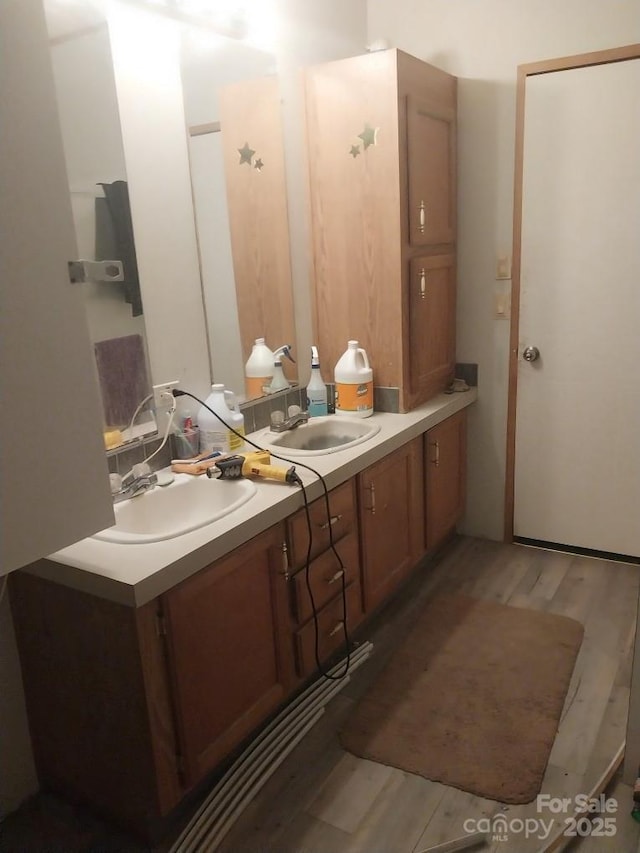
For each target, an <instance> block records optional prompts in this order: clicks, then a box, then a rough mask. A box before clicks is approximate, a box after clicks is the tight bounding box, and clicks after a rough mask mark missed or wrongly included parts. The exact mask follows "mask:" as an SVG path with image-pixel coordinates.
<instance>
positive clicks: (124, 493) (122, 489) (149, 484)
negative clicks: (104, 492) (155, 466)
mask: <svg viewBox="0 0 640 853" xmlns="http://www.w3.org/2000/svg"><path fill="white" fill-rule="evenodd" d="M144 467H145V468H146V469H147V470H143V471H140V470H136V469H139V466H138V465H134V467H133V468H132V469H131V471H129V473H128V474H125V476H124V477H123V478H122V480H121V482H120V485H119V486H118V487H117V488H116V489H115V490H112V492H111V495H112V497H113V502H114V503H119V502H120V501H124V500H126V499H127V498H135V497H136V496H137V495H141V494H143V493H144V492H148V491H149V490H150V489H153V487H154V486H156V485H157V484H158V475H157V474H154V473H153V471H151V470H150V469H149V467H148V466H147V465H145V466H144Z"/></svg>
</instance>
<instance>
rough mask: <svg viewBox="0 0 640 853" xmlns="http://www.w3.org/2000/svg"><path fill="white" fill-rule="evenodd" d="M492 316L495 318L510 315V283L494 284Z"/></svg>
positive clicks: (502, 318)
mask: <svg viewBox="0 0 640 853" xmlns="http://www.w3.org/2000/svg"><path fill="white" fill-rule="evenodd" d="M493 316H494V317H495V319H496V320H508V319H509V318H510V317H511V285H510V284H508V285H505V284H502V283H500V284H496V286H495V289H494V291H493Z"/></svg>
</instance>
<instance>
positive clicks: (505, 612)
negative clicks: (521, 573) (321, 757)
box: [340, 596, 584, 803]
mask: <svg viewBox="0 0 640 853" xmlns="http://www.w3.org/2000/svg"><path fill="white" fill-rule="evenodd" d="M583 633H584V628H583V626H582V625H581V624H580V623H579V622H576V621H575V620H574V619H569V618H567V617H565V616H556V615H554V614H551V613H542V612H539V611H535V610H524V609H522V608H519V607H508V606H506V605H504V604H497V603H494V602H489V601H479V600H476V599H473V598H467V597H465V596H450V597H449V596H447V597H445V596H441V597H438V598H435V599H432V600H431V601H430V602H429V603H428V604H427V606H426V608H425V610H424V611H423V612H422V614H421V615H420V618H419V620H418V622H417V624H416V625H415V626H414V628H413V629H412V630H411V632H410V633H409V635H408V636H407V638H406V640H405V641H404V642H403V644H402V646H401V647H400V648H399V649H398V650H397V651H396V652H395V653H394V654H393V656H392V658H391V660H390V662H389V663H388V664H387V666H386V668H385V669H384V671H383V672H382V674H381V675H380V676H379V677H378V679H377V681H376V682H375V683H374V684H373V685H372V687H370V688H369V690H368V692H367V693H366V694H365V695H364V696H363V698H362V699H361V700H360V702H359V703H358V704H357V706H356V708H355V709H354V711H353V713H352V714H351V716H350V718H349V719H348V721H347V723H346V726H345V727H344V729H343V731H342V732H341V734H340V737H341V740H342V744H343V746H344V747H345V748H346V749H348V750H349V751H350V752H353V753H355V754H356V755H358V756H361V757H362V758H369V759H371V760H373V761H378V762H381V763H383V764H389V765H391V766H393V767H398V768H400V769H401V770H406V771H408V772H410V773H417V774H419V775H420V776H424V777H425V778H427V779H431V780H433V781H437V782H444V783H445V784H446V785H452V786H453V787H455V788H461V789H462V790H464V791H469V792H470V793H472V794H476V795H478V796H481V797H487V798H489V799H493V800H498V801H499V802H504V803H528V802H531V800H533V799H534V797H535V796H536V794H538V793H539V791H540V786H541V784H542V778H543V776H544V772H545V768H546V766H547V761H548V759H549V753H550V752H551V747H552V746H553V741H554V738H555V736H556V731H557V727H558V721H559V719H560V715H561V713H562V707H563V704H564V700H565V696H566V693H567V689H568V687H569V681H570V679H571V674H572V672H573V666H574V663H575V660H576V657H577V655H578V651H579V649H580V644H581V642H582V637H583Z"/></svg>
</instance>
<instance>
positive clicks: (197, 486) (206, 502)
mask: <svg viewBox="0 0 640 853" xmlns="http://www.w3.org/2000/svg"><path fill="white" fill-rule="evenodd" d="M255 493H256V487H255V485H254V484H253V483H252V482H251V481H250V480H224V481H221V480H210V479H209V478H208V477H205V476H204V475H201V476H199V477H192V476H191V475H190V474H176V475H175V479H174V481H173V482H172V483H171V484H170V485H169V486H155V487H154V488H153V489H150V490H149V491H148V492H143V494H141V495H138V496H137V497H135V498H129V499H128V500H124V501H121V502H120V503H117V504H115V506H114V511H115V515H116V523H115V525H114V526H113V527H107V528H106V529H105V530H101V531H100V532H99V533H94V535H93V538H94V539H102V540H104V541H106V542H119V543H120V544H126V545H134V544H137V543H140V544H144V543H147V542H161V541H162V540H164V539H174V538H175V537H177V536H182V535H183V534H184V533H189V532H190V531H191V530H197V528H199V527H204V525H205V524H210V523H211V522H212V521H217V520H218V519H219V518H222V517H223V516H224V515H228V514H229V513H230V512H233V511H234V510H236V509H238V507H240V506H242V504H244V503H246V502H247V501H248V500H250V499H251V498H252V497H253V496H254V495H255Z"/></svg>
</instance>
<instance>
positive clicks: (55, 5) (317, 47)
mask: <svg viewBox="0 0 640 853" xmlns="http://www.w3.org/2000/svg"><path fill="white" fill-rule="evenodd" d="M43 2H44V5H45V10H46V12H47V18H48V22H49V25H50V33H51V47H52V55H53V57H54V68H55V69H56V72H55V73H56V84H57V86H58V89H59V92H60V95H61V101H63V102H65V103H66V105H67V106H66V108H64V109H61V113H62V114H63V124H64V125H65V131H64V133H65V149H68V151H69V160H70V161H71V159H73V161H74V162H73V164H72V163H71V162H70V165H69V179H70V189H71V192H72V200H73V204H74V211H76V217H77V222H78V239H79V243H80V254H81V255H82V256H89V257H90V256H91V254H92V249H93V248H94V247H95V244H96V232H97V228H98V225H97V223H96V221H95V210H96V201H99V199H101V198H102V195H103V194H104V190H103V188H102V187H101V186H100V185H101V184H114V183H120V182H122V181H126V180H128V182H129V186H130V188H131V196H132V203H133V201H134V200H136V203H137V208H136V205H135V204H133V210H132V213H133V230H134V232H135V233H136V242H137V243H138V247H139V249H140V248H141V235H142V238H143V240H144V241H145V245H144V246H143V247H142V249H141V251H139V252H138V262H139V268H140V280H141V284H142V285H143V286H142V293H143V295H144V302H145V312H144V314H139V313H138V314H134V312H133V311H132V306H131V304H130V303H128V302H127V301H126V298H123V293H125V292H126V288H122V287H119V286H118V285H116V284H115V283H110V284H105V285H103V284H92V285H83V286H84V287H86V288H87V289H86V293H87V299H88V312H89V318H90V324H91V327H92V329H93V330H94V336H95V339H96V341H104V340H111V339H118V338H129V337H135V336H139V338H140V339H141V340H142V342H143V345H142V350H143V353H144V355H143V357H141V358H138V362H139V365H140V366H141V368H142V376H143V382H142V386H141V389H140V390H139V391H138V392H137V396H141V394H142V387H144V388H148V385H149V383H151V382H164V381H167V380H169V379H174V378H176V379H178V380H180V381H184V382H185V383H193V384H191V385H189V384H187V385H186V387H192V388H195V389H196V390H200V393H204V389H205V388H206V382H207V380H209V381H210V380H211V379H213V381H217V382H223V383H224V384H225V385H227V386H228V387H230V388H232V389H233V390H235V391H236V392H237V393H238V394H240V395H242V394H243V391H244V362H245V361H246V359H247V357H248V354H249V353H250V351H251V346H252V344H253V342H254V340H255V339H256V338H259V337H262V336H264V337H266V338H267V341H266V343H267V345H268V346H269V347H270V348H272V349H273V348H276V347H278V346H280V345H281V344H285V343H287V344H293V345H294V356H295V357H296V359H297V361H298V363H299V366H300V370H299V372H300V379H301V380H302V381H303V382H304V380H305V379H306V378H307V376H308V371H307V369H306V368H307V366H308V358H307V356H308V345H309V344H310V343H312V340H311V311H310V296H309V288H308V277H309V263H308V255H307V245H308V234H307V233H306V228H307V224H306V196H305V189H304V182H305V165H304V154H303V149H304V131H303V127H302V125H303V121H302V111H303V110H302V103H301V99H302V95H301V87H300V79H299V71H300V67H301V66H303V65H304V64H312V63H314V62H320V61H327V60H331V59H336V58H341V57H343V56H349V55H352V54H354V53H359V52H362V50H363V47H364V43H365V42H364V38H365V34H366V0H355V2H353V3H352V4H350V5H349V7H348V8H345V6H344V4H343V3H339V2H338V0H327V2H326V3H323V4H320V5H319V4H317V3H316V2H311V0H273V2H267V0H260V2H257V0H256V1H255V2H253V3H249V2H248V0H247V2H243V3H238V4H236V5H237V6H238V7H243V8H244V16H243V17H242V19H238V18H237V19H236V23H238V21H240V26H239V27H235V32H233V33H231V34H228V35H227V36H221V35H220V34H219V33H215V32H213V31H212V29H211V28H210V27H207V26H205V27H202V26H200V25H193V23H188V24H187V23H186V22H185V16H184V14H183V13H181V12H180V11H179V9H180V8H184V9H186V8H187V5H188V4H187V2H186V0H149V2H146V0H128V2H127V3H117V2H115V0H110V2H100V0H43ZM196 5H197V6H198V7H199V8H202V7H204V6H205V4H204V3H203V2H198V3H197V4H196ZM209 5H210V6H212V7H213V6H215V5H216V4H215V3H213V2H211V3H210V4H209ZM218 5H220V4H218ZM226 5H227V7H228V6H229V5H230V4H229V3H227V4H226ZM117 6H120V7H127V8H129V9H132V8H133V7H136V10H140V9H143V8H144V10H145V11H144V13H143V14H144V15H145V16H147V18H149V19H151V17H154V18H155V17H157V18H159V17H160V16H159V11H158V10H162V11H163V13H164V12H166V11H169V12H171V10H173V12H171V18H172V19H171V26H172V27H174V32H173V35H172V39H173V41H176V40H177V41H178V42H179V45H180V47H179V59H178V62H179V66H180V69H179V74H180V75H181V82H182V91H181V93H179V98H178V100H179V101H180V104H179V111H180V115H179V122H178V123H179V133H178V136H180V137H181V141H180V142H179V145H183V147H184V149H185V151H186V152H187V154H186V155H185V158H186V160H187V161H188V166H187V168H186V170H185V171H184V172H183V171H180V168H176V167H175V165H174V164H175V163H176V158H175V157H174V156H173V154H174V153H175V150H176V148H175V134H174V135H173V137H172V139H173V144H174V148H173V150H172V152H171V153H170V154H164V155H163V156H164V171H162V170H159V169H157V168H156V164H155V161H154V166H153V169H155V171H153V169H151V168H149V169H148V170H147V173H146V174H145V175H144V176H143V177H142V178H141V176H140V174H139V167H140V163H141V159H142V160H143V161H144V158H145V151H148V152H149V157H150V158H153V157H155V156H156V154H157V150H158V149H160V148H162V147H163V146H165V145H166V137H167V136H168V135H169V134H166V133H164V132H163V130H164V128H165V127H166V122H165V117H166V115H167V114H168V112H167V102H168V101H169V100H171V99H173V101H172V106H171V111H172V116H171V121H173V127H172V130H175V118H176V108H175V107H176V103H177V100H176V97H175V92H174V91H173V90H172V91H171V92H170V93H169V94H168V95H167V97H166V98H165V93H164V92H163V91H162V81H160V83H158V84H156V81H155V80H154V81H153V86H152V87H151V86H149V85H148V80H145V81H144V83H143V84H142V85H140V86H138V85H137V83H138V81H137V79H136V75H137V74H139V75H140V78H143V77H145V75H146V74H147V69H146V67H145V62H146V56H143V54H144V53H145V51H147V50H148V48H149V46H150V44H151V43H152V41H153V39H152V38H150V37H147V36H146V35H145V37H144V38H140V37H138V36H139V34H138V36H136V35H134V34H132V31H131V28H130V27H128V26H121V27H120V31H119V32H117V30H116V29H114V25H113V21H114V18H113V15H112V9H113V7H117ZM153 10H155V11H153ZM176 10H178V11H177V12H176ZM107 16H108V18H109V26H107V24H106V18H107ZM163 18H164V20H165V21H166V20H170V19H168V18H167V17H166V15H164V14H163ZM121 20H124V19H121ZM248 21H249V22H253V23H254V24H255V22H256V21H258V23H259V24H260V25H263V24H266V29H267V30H268V29H269V27H271V29H272V30H274V29H276V30H278V37H277V38H276V39H274V38H271V40H269V39H266V40H265V39H263V42H262V43H261V44H259V45H257V43H252V42H251V40H250V39H247V38H246V34H247V33H246V30H247V22H248ZM143 26H144V24H143ZM148 29H149V30H150V29H151V28H148ZM125 31H126V33H127V34H128V38H129V40H128V43H127V44H126V46H124V47H123V45H124V44H125V41H126V39H125V38H124V34H125ZM241 31H242V32H241ZM144 32H145V33H146V31H144ZM176 34H178V35H177V36H176ZM116 36H118V37H117V38H116ZM238 36H242V38H239V37H238ZM110 48H111V50H110ZM163 49H164V48H163ZM111 53H113V58H114V61H115V66H116V71H115V74H114V71H113V66H112V57H111ZM157 53H158V54H159V59H158V62H157V67H158V68H160V69H164V68H165V67H168V65H170V64H171V63H172V62H175V55H174V54H172V56H171V57H170V58H165V55H164V54H162V55H160V48H158V51H157ZM124 54H126V55H127V56H128V57H133V59H132V61H130V62H126V63H125V65H127V68H126V75H128V76H127V80H126V83H125V85H126V86H127V87H128V90H124V89H123V83H122V80H123V73H122V65H123V62H122V60H123V55H124ZM132 75H133V76H132ZM114 76H115V78H116V80H115V84H116V85H114ZM147 76H148V75H147ZM252 81H268V86H269V88H268V89H266V90H262V91H261V92H258V93H257V94H256V92H255V91H254V92H253V93H251V86H250V84H251V83H252ZM245 84H246V85H245ZM145 86H146V88H145ZM92 87H97V88H96V89H95V92H94V94H92ZM234 87H241V89H237V88H236V89H234ZM247 87H248V88H247ZM131 89H138V90H139V91H137V92H136V95H137V97H138V101H137V102H136V103H135V104H134V102H135V98H133V97H127V98H126V100H127V104H126V106H125V107H123V100H122V95H123V91H127V93H128V92H130V91H131ZM116 91H117V93H118V94H117V95H116ZM98 93H99V94H98ZM247 93H249V94H247ZM150 94H151V97H150ZM252 98H253V100H252ZM225 103H226V106H225ZM132 104H134V105H133V106H132ZM138 107H139V108H138ZM225 110H226V113H225ZM163 111H164V112H163ZM65 113H66V118H65ZM161 113H162V115H161ZM223 113H225V114H224V115H223ZM118 114H119V115H118ZM258 120H260V121H262V123H263V128H262V129H264V127H269V126H270V127H272V129H274V132H275V137H277V139H276V143H275V144H276V148H275V149H270V150H269V151H268V154H267V155H265V152H267V149H268V142H267V139H266V137H264V138H262V139H259V140H258V139H256V140H255V141H254V134H255V133H257V131H256V130H254V125H252V122H255V121H258ZM119 121H121V122H122V130H123V136H124V139H125V150H126V152H127V160H126V163H127V171H128V175H126V174H125V169H124V159H123V157H122V146H121V144H119V130H120V128H119ZM234 123H235V124H234ZM150 126H153V135H151V132H150V131H149V127H150ZM225 128H226V129H227V132H226V133H225ZM229 128H234V129H233V130H232V131H231V130H229ZM183 134H184V138H182V137H183ZM138 136H140V137H145V141H144V143H142V142H140V143H136V144H137V150H136V151H135V156H134V157H133V158H131V156H130V155H131V140H132V139H137V137H138ZM107 149H109V150H107ZM284 149H286V152H287V156H286V161H285V158H284V153H283V152H284ZM274 150H276V153H275V154H274V153H273V152H274ZM87 152H89V153H90V154H91V157H89V156H88V154H87ZM98 152H100V157H99V158H97V156H96V155H97V154H98ZM247 152H250V153H247ZM89 163H91V168H90V169H87V168H85V167H86V166H87V164H89ZM169 164H170V165H169ZM276 167H277V168H276ZM178 172H179V174H178ZM285 172H286V178H285ZM158 174H163V175H166V176H167V184H169V183H171V187H170V188H169V187H167V188H164V190H165V191H163V193H162V198H163V203H162V204H161V205H160V204H157V203H156V204H155V206H154V204H153V202H152V201H149V200H148V199H149V197H150V195H154V196H155V195H158V193H156V192H155V190H157V175H158ZM230 174H231V175H232V177H231V178H230V177H229V176H230ZM292 176H293V179H292ZM276 179H277V182H278V190H277V193H278V198H279V204H280V205H281V207H280V211H281V213H282V211H283V215H280V214H279V215H278V216H277V217H275V216H270V211H271V210H272V209H273V201H274V198H275V195H276V190H275V189H274V187H275V184H274V183H273V181H274V180H276ZM152 181H155V183H156V186H153V185H152ZM269 181H272V183H269ZM242 182H244V184H243V183H242ZM190 183H191V184H192V187H189V186H188V185H189V184H190ZM178 184H179V188H178V191H177V194H178V195H181V196H182V198H181V200H179V204H178V205H177V207H179V208H180V213H179V215H178V214H176V213H175V210H176V209H177V207H176V205H174V204H173V198H174V197H175V194H176V187H177V185H178ZM185 187H186V188H187V189H186V192H188V196H189V211H188V212H187V211H186V207H185V205H184V196H185ZM230 187H231V190H230ZM292 187H293V190H292ZM230 192H231V194H232V196H233V197H234V198H235V200H236V203H235V204H234V203H233V201H232V204H231V206H230V205H229V204H228V200H229V193H230ZM135 193H137V199H136V198H135ZM172 194H174V195H172ZM141 197H142V198H144V199H145V200H147V209H146V210H145V211H144V213H145V215H146V221H145V222H142V223H141V219H140V216H139V211H140V206H141V205H140V199H141ZM247 203H249V207H248V208H246V207H244V208H243V206H242V205H243V204H245V205H246V204H247ZM269 205H271V207H270V206H269ZM282 205H284V208H282ZM98 206H99V205H98ZM246 209H249V210H250V214H249V215H247V214H245V213H244V211H245V210H246ZM172 211H173V212H174V213H173V220H172V222H171V225H170V226H169V225H167V227H166V228H165V234H166V235H168V239H165V240H163V239H158V237H157V235H158V233H159V232H158V228H157V227H155V228H151V229H150V228H149V227H148V225H149V220H153V221H154V225H156V226H157V224H158V223H159V222H160V221H161V219H167V220H168V219H169V218H170V213H171V212H172ZM187 220H189V221H187ZM287 220H288V222H287ZM276 221H277V223H278V226H277V229H276V230H277V233H276V232H274V231H273V230H269V228H268V227H267V225H268V226H273V225H274V223H275V222H276ZM177 223H179V224H180V227H182V228H183V234H182V237H184V230H185V229H186V230H188V229H190V230H191V232H192V236H191V237H189V236H188V235H187V240H186V241H185V240H184V239H182V242H180V241H178V240H175V241H174V242H173V243H172V244H171V245H169V244H170V242H171V240H172V238H173V237H174V232H175V230H176V229H175V226H176V224H177ZM265 223H266V224H265ZM283 223H284V224H283ZM141 226H142V227H141ZM196 227H197V249H196V250H194V253H193V254H194V256H195V255H197V256H199V260H200V273H201V274H200V275H198V273H197V272H196V273H195V275H194V274H193V265H192V264H191V259H190V258H188V257H186V256H185V255H184V254H183V249H184V246H185V242H189V240H193V243H194V246H196ZM290 234H291V235H292V236H291V238H290ZM261 241H262V242H261ZM98 242H100V241H98ZM276 245H277V247H278V251H277V253H276V255H275V257H276V260H275V261H273V257H274V254H273V248H274V246H276ZM265 247H268V250H269V252H270V253H271V254H270V255H269V260H268V261H267V260H266V258H267V249H266V248H265ZM243 249H244V250H246V251H245V252H244V256H245V261H246V263H247V266H248V267H251V266H253V269H249V273H250V274H251V273H253V274H255V273H256V271H257V272H258V273H260V274H261V275H262V284H261V289H260V290H259V289H257V288H255V287H253V286H252V284H251V278H250V275H249V277H248V278H247V277H246V276H245V279H246V280H245V281H244V285H243V288H242V296H239V290H238V288H237V287H236V285H237V284H238V283H239V279H240V278H241V275H240V269H239V261H238V258H239V256H242V251H243ZM170 250H174V251H173V256H171V255H170V254H169V252H170ZM103 251H104V249H103ZM154 252H155V253H156V254H158V257H157V258H156V259H155V260H156V262H157V263H156V266H155V269H154V272H155V275H149V269H150V266H149V264H148V263H146V264H145V262H143V263H140V261H141V259H142V260H143V261H144V260H146V261H148V259H149V257H150V255H151V254H152V253H154ZM247 258H248V260H246V259H247ZM168 262H170V264H172V266H171V269H170V270H169V268H168V267H169V265H170V264H168ZM195 265H196V267H197V261H196V262H195ZM245 272H246V270H245ZM194 278H195V279H197V284H196V285H195V286H196V287H197V288H198V291H200V285H201V286H202V290H201V292H200V293H199V296H198V297H195V294H194ZM247 281H248V282H249V283H248V284H247V283H246V282H247ZM292 283H293V284H292ZM181 289H182V291H184V311H183V310H182V304H181V297H182V295H183V294H182V292H181ZM292 290H293V294H292ZM294 295H295V298H293V297H294ZM196 301H197V303H198V304H197V305H196ZM285 303H286V304H285ZM269 310H272V311H274V312H275V314H276V315H278V316H280V317H284V316H285V315H286V316H287V323H288V324H289V326H288V328H290V329H292V331H291V332H286V333H282V334H278V333H274V334H273V335H270V334H269V331H268V323H267V322H266V317H267V312H268V311H269ZM294 310H295V324H294V320H293V312H294ZM203 314H204V319H203ZM183 315H184V317H183ZM187 315H188V316H187ZM247 317H249V318H252V319H253V321H254V323H253V326H251V325H250V324H249V323H247V320H246V318H247ZM185 318H186V319H185ZM243 318H244V319H243ZM145 319H146V321H147V322H146V326H147V327H146V330H145ZM183 319H184V322H183V323H182V326H181V325H180V323H181V320H183ZM245 327H246V329H247V330H248V331H246V332H245V331H241V329H243V328H245ZM201 338H202V340H201ZM205 338H206V340H205ZM145 339H146V341H147V343H148V349H149V352H150V364H151V368H150V367H149V359H148V358H147V355H146V353H147V347H145V346H144V341H145ZM300 341H302V342H303V343H302V344H301V343H300ZM296 343H297V344H298V346H297V347H296ZM194 352H195V355H194V354H193V353H194ZM207 352H208V354H209V360H208V364H207V363H206V361H207V359H206V353H207ZM284 365H285V372H286V373H287V374H288V376H289V377H290V378H291V379H292V380H295V378H296V374H295V368H290V367H287V365H286V362H285V363H284ZM180 371H182V372H180ZM205 372H207V373H208V374H209V375H208V376H207V377H206V379H205V378H204V374H205ZM174 374H175V375H174ZM198 383H199V384H198ZM144 417H145V416H144V413H143V416H142V419H143V420H144ZM150 423H152V422H151V421H150Z"/></svg>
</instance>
